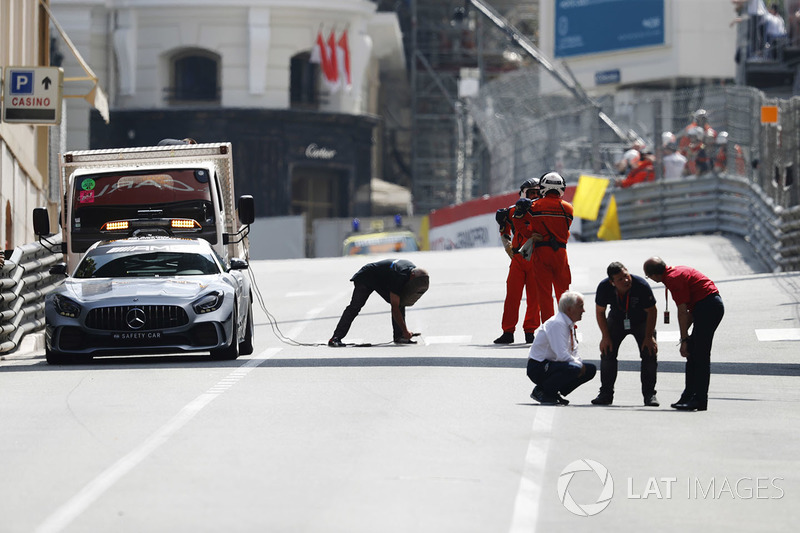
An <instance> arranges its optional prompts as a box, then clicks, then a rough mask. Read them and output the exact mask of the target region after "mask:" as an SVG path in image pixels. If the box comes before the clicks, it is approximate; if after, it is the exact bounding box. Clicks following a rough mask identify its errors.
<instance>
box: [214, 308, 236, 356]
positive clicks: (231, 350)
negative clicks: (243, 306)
mask: <svg viewBox="0 0 800 533" xmlns="http://www.w3.org/2000/svg"><path fill="white" fill-rule="evenodd" d="M237 357H239V319H238V315H237V314H236V304H235V303H234V305H233V324H232V325H231V343H230V344H229V345H228V346H226V347H224V348H217V349H216V350H211V358H212V359H216V360H218V361H222V360H227V361H230V360H233V359H236V358H237Z"/></svg>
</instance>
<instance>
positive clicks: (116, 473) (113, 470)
mask: <svg viewBox="0 0 800 533" xmlns="http://www.w3.org/2000/svg"><path fill="white" fill-rule="evenodd" d="M340 297H341V296H339V295H337V296H336V297H334V298H333V299H332V300H334V299H336V298H340ZM332 300H331V301H332ZM329 303H330V302H329ZM323 310H324V307H317V308H314V309H310V310H309V311H308V312H307V313H306V319H305V320H303V321H302V322H300V323H299V324H297V325H296V326H295V327H294V328H293V329H292V330H291V331H290V332H289V337H294V336H296V335H298V334H299V333H300V332H302V330H303V329H304V328H305V327H306V326H307V325H308V324H309V323H311V322H312V321H313V319H314V318H315V317H316V316H317V315H319V314H320V313H321V312H322V311H323ZM281 350H282V348H268V349H267V350H264V351H263V352H261V353H260V354H258V356H256V357H254V358H252V359H248V360H246V361H245V363H244V364H243V365H241V366H240V367H239V368H237V369H235V370H233V371H231V372H230V373H229V374H228V375H227V376H225V377H224V378H222V379H221V380H219V381H218V382H217V383H216V384H215V385H214V386H212V387H211V388H210V389H208V390H207V391H206V392H204V393H203V394H201V395H200V396H198V397H197V398H195V399H194V400H192V401H191V402H189V403H188V404H187V405H186V406H184V408H183V409H181V410H180V411H179V412H178V414H177V415H175V417H173V418H172V420H170V421H169V422H167V423H166V424H164V425H163V426H161V427H160V428H159V429H158V430H156V432H155V433H153V434H152V435H151V436H150V437H148V438H147V440H145V441H144V442H143V443H142V444H140V445H139V446H138V447H137V448H135V449H134V450H132V451H131V452H130V453H128V454H127V455H125V456H124V457H122V458H121V459H120V460H118V461H117V462H116V463H114V464H113V465H111V466H110V467H109V468H107V469H106V470H105V471H103V472H102V473H101V474H100V475H99V476H97V477H96V478H95V479H94V480H92V481H91V482H89V484H88V485H86V486H85V487H84V488H83V489H81V490H80V491H79V492H78V493H77V494H76V495H75V496H73V497H72V498H70V499H69V500H68V501H67V502H66V503H65V504H64V505H62V506H61V507H59V508H58V509H56V511H55V512H54V513H53V514H51V515H50V516H49V517H48V518H47V519H46V520H45V521H44V522H43V523H42V524H41V525H40V526H39V527H38V528H37V529H36V532H37V533H57V532H59V531H62V530H63V529H64V528H65V527H67V526H68V525H69V524H70V523H72V521H73V520H75V519H76V518H77V517H78V516H80V515H81V513H83V512H84V511H85V510H86V509H87V508H88V507H89V506H90V505H91V504H92V503H93V502H94V501H96V500H97V499H98V498H99V497H100V496H102V495H103V493H104V492H106V491H107V490H108V489H110V488H111V487H112V486H114V484H115V483H116V482H117V481H119V480H120V479H121V478H122V477H123V476H124V475H125V474H127V473H128V472H130V471H131V470H133V469H134V468H135V467H136V466H137V465H139V464H140V463H141V462H142V461H144V460H145V459H146V458H147V457H148V456H150V454H152V453H153V452H154V451H155V450H156V449H158V447H159V446H161V445H162V444H164V443H165V442H167V440H169V438H170V437H172V435H174V434H175V433H177V432H178V431H179V430H180V429H181V428H182V427H183V426H185V425H186V424H187V423H188V422H189V421H190V420H191V419H192V418H194V417H195V415H196V414H197V413H199V412H200V411H201V410H202V409H203V408H204V407H206V406H207V405H208V404H210V403H211V402H212V401H214V400H215V399H216V398H218V397H219V396H220V395H221V394H222V393H224V392H226V391H227V390H229V389H230V388H231V387H233V385H235V384H236V383H238V382H239V381H240V380H241V379H242V378H244V377H245V376H246V375H247V374H249V373H250V371H251V370H253V369H254V368H255V367H257V366H260V365H261V364H263V363H264V362H266V361H267V360H268V359H271V358H272V357H275V355H277V354H278V353H279V352H280V351H281Z"/></svg>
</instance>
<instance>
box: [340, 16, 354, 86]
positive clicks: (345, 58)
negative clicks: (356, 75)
mask: <svg viewBox="0 0 800 533" xmlns="http://www.w3.org/2000/svg"><path fill="white" fill-rule="evenodd" d="M347 40H348V39H347V30H344V32H342V36H341V37H339V42H338V45H339V47H338V48H337V52H338V53H339V57H338V63H339V72H340V73H341V75H342V81H344V83H345V86H346V87H347V88H350V87H351V86H352V85H353V82H352V79H351V77H350V45H349V44H348V43H347Z"/></svg>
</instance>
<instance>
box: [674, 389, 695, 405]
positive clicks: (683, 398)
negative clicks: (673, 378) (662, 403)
mask: <svg viewBox="0 0 800 533" xmlns="http://www.w3.org/2000/svg"><path fill="white" fill-rule="evenodd" d="M691 397H692V395H691V394H689V393H687V392H686V391H684V392H683V393H681V397H680V398H678V401H677V402H675V403H671V404H669V406H670V407H672V408H673V409H677V407H675V406H676V405H679V404H682V403H686V402H687V401H689V398H691Z"/></svg>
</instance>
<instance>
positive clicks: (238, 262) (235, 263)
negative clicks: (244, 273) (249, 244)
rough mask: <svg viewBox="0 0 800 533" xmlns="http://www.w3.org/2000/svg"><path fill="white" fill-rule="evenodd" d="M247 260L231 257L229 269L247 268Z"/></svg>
mask: <svg viewBox="0 0 800 533" xmlns="http://www.w3.org/2000/svg"><path fill="white" fill-rule="evenodd" d="M247 266H248V265H247V261H245V260H244V259H240V258H238V257H233V258H231V270H247Z"/></svg>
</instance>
